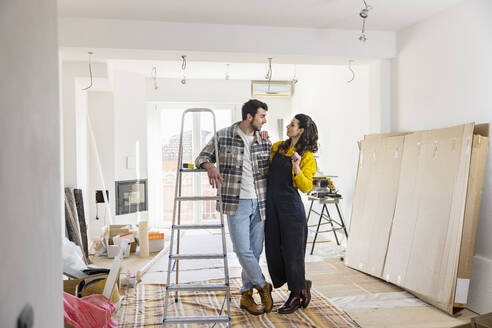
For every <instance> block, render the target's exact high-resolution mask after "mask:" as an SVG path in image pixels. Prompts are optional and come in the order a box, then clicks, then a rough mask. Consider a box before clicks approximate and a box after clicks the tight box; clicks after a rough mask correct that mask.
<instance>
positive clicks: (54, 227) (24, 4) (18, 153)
mask: <svg viewBox="0 0 492 328" xmlns="http://www.w3.org/2000/svg"><path fill="white" fill-rule="evenodd" d="M56 10H57V8H56V1H54V0H47V1H43V2H36V1H23V0H3V1H2V2H1V4H0V44H1V45H2V51H1V53H0V72H2V79H1V80H0V139H1V140H2V146H1V147H0V181H1V188H0V211H1V214H0V217H1V224H2V233H1V238H0V263H1V266H2V269H1V270H0V280H1V281H2V287H1V298H2V299H1V305H0V326H1V327H16V326H17V316H18V315H19V313H20V311H21V310H22V308H23V307H24V305H25V304H27V303H29V304H31V305H32V307H33V309H34V327H54V328H57V327H62V326H63V311H62V295H63V294H62V274H61V272H62V264H61V239H60V236H61V222H62V189H61V187H62V182H61V178H62V176H61V172H62V167H61V143H60V142H61V139H60V133H61V130H60V107H59V103H58V101H59V99H58V55H57V52H58V49H57V46H58V45H57V17H56Z"/></svg>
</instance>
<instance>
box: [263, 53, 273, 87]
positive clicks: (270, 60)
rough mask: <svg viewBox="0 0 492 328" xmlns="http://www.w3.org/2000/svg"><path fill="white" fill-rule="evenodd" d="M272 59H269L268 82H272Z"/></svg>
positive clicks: (266, 77) (266, 75) (266, 76)
mask: <svg viewBox="0 0 492 328" xmlns="http://www.w3.org/2000/svg"><path fill="white" fill-rule="evenodd" d="M272 59H273V58H272V57H269V58H268V68H267V73H266V74H265V80H268V82H270V81H271V80H272Z"/></svg>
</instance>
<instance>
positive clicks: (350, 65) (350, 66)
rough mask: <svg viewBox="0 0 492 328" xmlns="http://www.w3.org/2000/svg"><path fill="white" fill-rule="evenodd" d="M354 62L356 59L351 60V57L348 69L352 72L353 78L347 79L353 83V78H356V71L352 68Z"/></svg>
mask: <svg viewBox="0 0 492 328" xmlns="http://www.w3.org/2000/svg"><path fill="white" fill-rule="evenodd" d="M353 62H354V61H353V60H351V59H350V60H349V61H348V69H349V71H350V73H352V78H351V79H350V80H348V81H347V83H351V82H352V81H353V80H355V72H354V70H353V69H352V63H353Z"/></svg>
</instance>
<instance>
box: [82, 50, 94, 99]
mask: <svg viewBox="0 0 492 328" xmlns="http://www.w3.org/2000/svg"><path fill="white" fill-rule="evenodd" d="M88 54H89V76H90V84H89V86H88V87H86V88H83V89H82V90H84V91H85V90H89V89H90V88H92V63H91V57H92V55H93V52H91V51H89V52H88Z"/></svg>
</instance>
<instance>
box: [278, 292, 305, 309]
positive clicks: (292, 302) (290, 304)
mask: <svg viewBox="0 0 492 328" xmlns="http://www.w3.org/2000/svg"><path fill="white" fill-rule="evenodd" d="M300 307H301V292H295V293H294V292H290V296H289V298H288V299H287V301H285V303H284V304H283V305H282V306H281V307H279V308H278V309H277V312H278V313H280V314H289V313H292V312H295V311H296V310H297V309H298V308H300Z"/></svg>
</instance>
